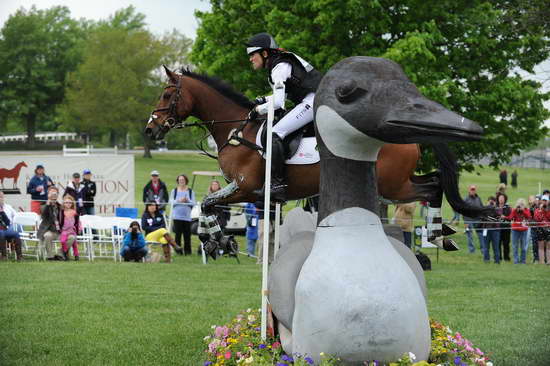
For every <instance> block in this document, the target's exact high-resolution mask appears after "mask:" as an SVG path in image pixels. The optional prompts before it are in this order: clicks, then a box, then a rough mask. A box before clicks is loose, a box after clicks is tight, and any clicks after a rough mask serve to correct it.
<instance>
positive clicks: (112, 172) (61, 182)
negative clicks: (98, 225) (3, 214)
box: [0, 155, 135, 215]
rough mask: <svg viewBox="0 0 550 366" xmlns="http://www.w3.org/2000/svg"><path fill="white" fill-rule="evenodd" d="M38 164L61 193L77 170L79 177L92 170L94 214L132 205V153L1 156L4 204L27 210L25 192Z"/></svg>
mask: <svg viewBox="0 0 550 366" xmlns="http://www.w3.org/2000/svg"><path fill="white" fill-rule="evenodd" d="M39 164H40V165H43V166H44V168H45V174H46V175H47V176H49V177H50V178H51V179H52V180H53V182H54V184H55V185H56V186H57V188H59V193H60V195H63V193H64V192H65V187H66V186H67V184H68V183H69V182H70V181H72V179H73V173H80V176H81V180H82V171H83V170H84V169H89V170H91V171H92V181H94V182H95V183H96V187H97V193H96V196H95V199H94V203H95V210H96V215H113V214H114V212H115V208H116V207H134V197H135V190H134V184H135V183H134V156H133V155H84V156H74V157H73V156H61V155H44V156H35V155H1V156H0V190H1V191H3V192H4V195H5V196H4V197H5V201H6V203H8V204H10V205H12V206H13V207H14V208H15V209H16V210H17V211H30V201H31V196H30V194H27V185H28V184H29V181H30V180H31V178H32V177H33V176H34V169H35V168H36V166H37V165H39ZM59 200H60V201H61V196H60V198H59Z"/></svg>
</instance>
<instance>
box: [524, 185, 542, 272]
mask: <svg viewBox="0 0 550 366" xmlns="http://www.w3.org/2000/svg"><path fill="white" fill-rule="evenodd" d="M527 205H528V206H529V212H530V213H531V217H532V218H533V219H535V211H536V210H537V209H538V208H539V207H538V206H539V202H538V199H537V197H536V196H529V198H528V199H527ZM536 226H537V225H529V229H527V240H528V241H529V242H530V243H531V245H532V249H533V263H537V262H538V261H539V250H538V244H537V232H536V231H537V230H536Z"/></svg>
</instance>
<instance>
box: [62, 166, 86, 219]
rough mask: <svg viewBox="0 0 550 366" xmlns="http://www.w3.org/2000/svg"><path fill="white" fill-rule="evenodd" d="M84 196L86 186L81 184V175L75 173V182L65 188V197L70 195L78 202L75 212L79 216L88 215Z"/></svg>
mask: <svg viewBox="0 0 550 366" xmlns="http://www.w3.org/2000/svg"><path fill="white" fill-rule="evenodd" d="M84 194H85V191H84V185H83V184H81V183H80V173H73V180H72V181H70V182H69V184H67V187H65V192H64V193H63V197H65V196H66V195H70V196H71V197H72V198H73V199H74V201H75V202H76V208H75V210H76V212H77V213H78V214H79V215H84V214H85V213H86V211H85V210H84V199H85V198H84Z"/></svg>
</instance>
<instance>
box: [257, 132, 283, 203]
mask: <svg viewBox="0 0 550 366" xmlns="http://www.w3.org/2000/svg"><path fill="white" fill-rule="evenodd" d="M272 147H273V148H272V152H271V200H272V201H276V202H285V201H286V187H287V185H286V183H285V148H284V145H283V140H282V139H281V138H280V137H279V135H277V134H276V133H273V145H272ZM264 192H265V184H264V186H263V187H262V189H261V190H256V191H254V193H255V194H257V195H258V196H260V197H263V196H264Z"/></svg>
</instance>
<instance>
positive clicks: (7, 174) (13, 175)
mask: <svg viewBox="0 0 550 366" xmlns="http://www.w3.org/2000/svg"><path fill="white" fill-rule="evenodd" d="M23 167H27V164H26V163H25V162H24V161H22V162H20V163H17V164H16V165H15V167H13V168H12V169H5V168H0V185H1V187H2V188H0V191H2V192H4V193H5V194H21V191H20V190H19V188H17V181H18V180H19V173H20V172H21V168H23ZM4 179H13V186H12V188H5V187H4Z"/></svg>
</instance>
